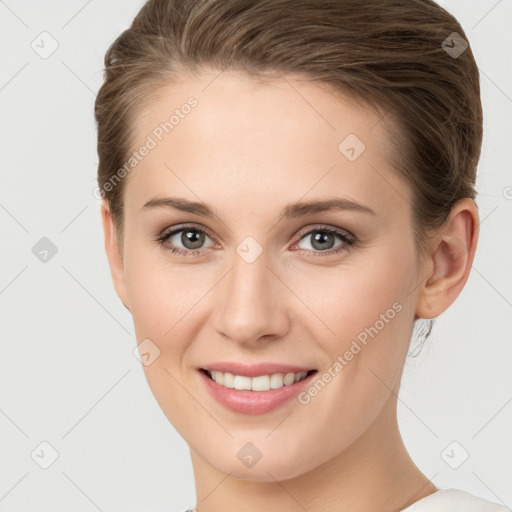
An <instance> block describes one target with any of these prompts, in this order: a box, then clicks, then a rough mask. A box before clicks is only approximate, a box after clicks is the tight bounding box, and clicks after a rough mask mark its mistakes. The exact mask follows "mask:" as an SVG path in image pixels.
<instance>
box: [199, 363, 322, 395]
mask: <svg viewBox="0 0 512 512" xmlns="http://www.w3.org/2000/svg"><path fill="white" fill-rule="evenodd" d="M200 371H201V372H202V373H204V374H205V375H206V376H207V377H208V378H209V379H210V380H212V381H214V382H216V383H217V384H219V385H221V386H223V387H225V388H231V389H236V390H246V391H270V390H272V389H279V388H281V387H284V386H291V385H293V384H296V383H297V382H301V381H302V380H304V379H306V378H307V377H309V376H310V375H312V374H314V373H316V372H317V370H310V371H308V372H306V371H304V372H298V373H293V372H290V373H274V374H267V375H259V376H257V377H247V376H245V375H234V374H232V373H227V372H226V373H224V372H220V371H214V370H205V369H204V368H201V369H200Z"/></svg>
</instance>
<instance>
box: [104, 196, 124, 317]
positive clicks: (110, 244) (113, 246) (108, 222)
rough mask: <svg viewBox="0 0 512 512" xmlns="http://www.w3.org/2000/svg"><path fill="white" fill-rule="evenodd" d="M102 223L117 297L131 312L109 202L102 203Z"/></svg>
mask: <svg viewBox="0 0 512 512" xmlns="http://www.w3.org/2000/svg"><path fill="white" fill-rule="evenodd" d="M101 221H102V224H103V233H104V235H105V252H106V253H107V259H108V264H109V266H110V273H111V274H112V281H113V283H114V288H115V290H116V293H117V295H118V296H119V298H120V299H121V302H122V303H123V305H124V307H125V308H126V309H127V310H128V311H130V308H129V304H128V294H127V293H126V282H125V277H124V263H123V259H122V257H121V250H120V247H119V244H118V240H117V237H116V229H115V226H114V221H113V219H112V214H111V213H110V208H109V205H108V203H107V201H105V200H103V201H102V203H101Z"/></svg>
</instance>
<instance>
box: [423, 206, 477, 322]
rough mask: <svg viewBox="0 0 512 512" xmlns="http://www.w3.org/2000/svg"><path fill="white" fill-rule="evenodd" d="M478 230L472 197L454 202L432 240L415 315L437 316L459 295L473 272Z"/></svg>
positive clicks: (424, 316)
mask: <svg viewBox="0 0 512 512" xmlns="http://www.w3.org/2000/svg"><path fill="white" fill-rule="evenodd" d="M478 232H479V218H478V210H477V208H476V205H475V203H474V201H473V200H471V199H469V198H464V199H460V200H459V201H457V202H456V203H455V205H454V206H453V208H452V211H451V212H450V215H449V216H448V219H447V220H446V221H445V223H444V224H443V226H442V227H441V228H440V230H439V233H438V234H437V236H435V237H434V238H433V239H432V251H431V253H430V256H429V257H430V266H431V268H432V270H431V273H430V275H429V276H428V278H426V279H425V280H424V282H423V284H422V285H421V287H420V292H419V295H418V303H417V306H416V315H417V316H418V317H419V318H435V317H437V316H439V315H440V314H441V313H443V312H444V311H445V310H446V309H448V307H449V306H450V305H451V304H452V303H453V302H454V301H455V299H456V298H457V297H458V295H459V294H460V292H461V291H462V289H463V288H464V285H465V284H466V281H467V279H468V277H469V273H470V271H471V266H472V264H473V259H474V256H475V251H476V246H477V241H478Z"/></svg>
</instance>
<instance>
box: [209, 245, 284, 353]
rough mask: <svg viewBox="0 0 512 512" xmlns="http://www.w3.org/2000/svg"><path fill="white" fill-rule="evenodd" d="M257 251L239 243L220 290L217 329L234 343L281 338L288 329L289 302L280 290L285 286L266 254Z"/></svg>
mask: <svg viewBox="0 0 512 512" xmlns="http://www.w3.org/2000/svg"><path fill="white" fill-rule="evenodd" d="M248 248H249V249H248ZM244 249H246V250H245V251H244ZM247 249H248V250H247ZM254 250H255V248H254V247H251V246H250V245H244V244H243V243H242V244H240V246H239V247H238V248H237V251H236V253H234V254H233V259H232V268H231V271H230V272H229V273H228V275H227V276H226V279H225V282H224V285H223V286H222V287H221V289H220V296H219V303H220V305H219V308H218V310H217V316H216V329H217V330H218V331H219V332H221V333H223V334H225V335H227V336H228V337H230V338H231V339H232V340H233V341H239V342H246V343H247V342H251V341H255V340H257V339H259V338H260V337H262V336H266V335H267V336H268V335H275V336H281V335H282V334H283V332H285V329H287V328H288V317H287V311H286V310H287V308H286V303H285V302H284V301H283V290H280V289H279V287H280V286H281V287H282V284H280V281H279V279H277V277H276V276H275V275H274V273H273V272H272V271H271V270H270V268H269V267H270V266H271V262H270V261H269V260H268V258H267V256H266V253H265V252H262V251H260V253H259V254H258V255H255V252H254ZM248 255H250V257H248Z"/></svg>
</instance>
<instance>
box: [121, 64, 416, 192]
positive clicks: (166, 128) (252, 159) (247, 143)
mask: <svg viewBox="0 0 512 512" xmlns="http://www.w3.org/2000/svg"><path fill="white" fill-rule="evenodd" d="M133 128H134V138H133V141H132V148H133V149H134V150H135V151H136V150H137V149H139V148H141V147H143V146H144V145H150V146H151V150H150V151H145V153H146V156H144V157H143V158H142V159H140V161H139V162H138V163H137V165H136V167H134V168H133V171H132V172H131V173H130V176H129V179H128V183H127V189H130V188H131V189H132V190H136V191H137V195H138V196H142V195H145V196H148V195H151V194H153V195H154V194H155V193H160V189H162V192H163V191H164V189H166V188H170V189H172V190H173V194H172V195H176V194H175V191H176V187H178V188H180V191H182V192H183V193H184V194H183V195H187V196H189V197H190V198H192V196H191V194H190V193H191V192H197V193H198V194H199V192H200V191H201V192H204V193H205V194H208V192H207V190H206V189H208V191H210V192H211V190H212V187H216V188H217V189H218V190H217V192H216V194H217V197H218V198H221V197H222V198H224V199H226V200H227V199H228V198H229V197H230V196H229V194H230V192H231V193H235V192H236V193H242V194H246V195H247V197H251V196H254V195H258V194H260V193H261V194H266V197H275V194H276V190H275V189H276V187H278V188H279V187H280V188H281V194H283V193H285V191H286V195H287V196H290V197H288V199H291V198H292V197H293V198H295V199H299V198H300V197H301V196H303V195H304V194H306V193H307V191H308V190H312V189H315V190H316V191H318V192H322V191H324V192H325V191H330V192H331V193H332V192H333V190H332V189H333V187H336V189H337V190H338V191H339V193H340V195H347V196H351V195H352V196H354V195H359V199H361V200H368V199H371V197H372V196H374V197H373V201H374V202H375V201H377V202H379V201H381V200H382V199H383V198H386V194H385V193H384V194H383V193H382V192H383V190H382V189H383V187H386V186H387V187H388V188H390V185H385V181H387V182H389V183H390V184H391V188H390V190H388V191H387V192H389V196H390V199H392V197H391V196H396V194H397V191H396V188H397V187H398V188H399V189H400V188H402V189H403V190H402V195H404V194H405V195H407V190H406V188H407V187H405V184H404V183H401V180H399V179H398V177H397V176H396V175H395V173H394V172H393V170H392V169H391V167H390V159H389V158H388V156H389V151H390V147H389V140H388V138H387V134H386V132H385V130H384V123H383V122H382V115H381V114H379V113H377V112H375V111H373V110H372V109H370V108H369V107H368V106H367V105H366V104H365V103H363V102H361V101H358V100H356V99H354V98H351V97H349V96H348V95H344V94H342V93H340V92H339V91H335V90H334V89H333V88H332V87H329V86H328V85H326V84H321V83H318V82H311V81H308V80H307V79H305V78H304V77H300V76H282V77H280V78H277V79H265V80H259V79H258V80H256V79H254V78H252V77H250V76H248V75H246V74H244V73H239V72H232V71H231V72H221V73H219V72H218V71H217V72H211V73H204V74H203V75H201V76H194V77H188V78H186V79H185V78H182V79H180V80H179V81H177V82H174V83H172V84H169V85H168V86H165V87H162V88H161V89H159V90H158V92H157V94H155V95H154V97H152V98H151V101H150V102H149V103H148V106H146V107H145V108H144V110H143V111H141V112H139V113H138V115H137V116H136V118H135V123H134V126H133ZM383 177H384V178H383ZM180 182H181V183H180ZM187 185H189V187H188V188H189V190H187ZM191 187H192V188H193V189H194V190H190V188H191ZM404 187H405V188H404ZM393 188H395V190H393ZM343 192H346V193H345V194H343ZM384 192H386V191H384ZM376 195H377V196H380V197H375V196H376ZM364 196H366V197H364ZM394 199H396V197H395V198H394ZM141 200H142V198H141ZM146 200H147V197H146Z"/></svg>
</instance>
